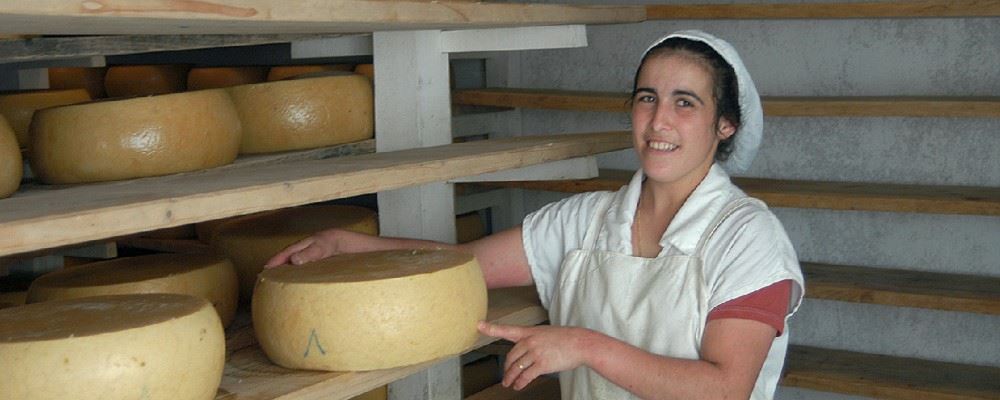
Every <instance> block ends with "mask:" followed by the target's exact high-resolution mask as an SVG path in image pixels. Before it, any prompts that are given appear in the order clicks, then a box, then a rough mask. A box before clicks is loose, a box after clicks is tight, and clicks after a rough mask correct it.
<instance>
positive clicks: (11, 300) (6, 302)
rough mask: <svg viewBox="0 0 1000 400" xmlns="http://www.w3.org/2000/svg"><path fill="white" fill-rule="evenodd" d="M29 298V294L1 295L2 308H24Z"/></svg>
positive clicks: (25, 292)
mask: <svg viewBox="0 0 1000 400" xmlns="http://www.w3.org/2000/svg"><path fill="white" fill-rule="evenodd" d="M27 298H28V292H27V291H24V292H2V293H0V308H7V307H16V306H23V305H24V303H25V302H26V300H27Z"/></svg>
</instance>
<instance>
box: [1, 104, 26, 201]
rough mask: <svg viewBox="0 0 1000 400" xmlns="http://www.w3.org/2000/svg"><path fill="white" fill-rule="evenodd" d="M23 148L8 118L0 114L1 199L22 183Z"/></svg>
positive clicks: (14, 190)
mask: <svg viewBox="0 0 1000 400" xmlns="http://www.w3.org/2000/svg"><path fill="white" fill-rule="evenodd" d="M23 169H24V162H23V161H22V160H21V148H20V146H18V145H17V137H15V135H14V131H13V130H12V129H10V125H7V120H6V119H4V117H3V116H2V115H0V199H2V198H4V197H7V196H10V195H11V193H14V192H16V191H17V188H18V186H20V185H21V176H22V175H23V174H24V170H23Z"/></svg>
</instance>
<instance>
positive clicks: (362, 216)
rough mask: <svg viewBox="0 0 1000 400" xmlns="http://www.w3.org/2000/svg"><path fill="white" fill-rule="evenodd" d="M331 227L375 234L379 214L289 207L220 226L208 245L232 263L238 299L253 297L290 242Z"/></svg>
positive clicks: (333, 207) (340, 208) (349, 208)
mask: <svg viewBox="0 0 1000 400" xmlns="http://www.w3.org/2000/svg"><path fill="white" fill-rule="evenodd" d="M330 228H341V229H347V230H351V231H354V232H361V233H366V234H369V235H377V234H378V215H377V214H376V213H375V212H374V211H372V210H369V209H367V208H364V207H356V206H340V205H320V206H305V207H297V208H289V209H284V210H279V211H274V212H268V213H262V214H260V215H257V216H252V217H249V218H242V219H237V220H234V221H232V222H230V223H226V224H224V225H222V226H221V227H220V228H219V229H218V230H217V231H216V233H215V236H213V237H212V241H211V246H212V248H213V249H215V251H216V252H217V253H219V254H223V255H225V256H226V257H227V258H229V259H230V260H232V261H233V265H235V266H236V272H237V274H238V275H239V277H240V296H242V299H243V300H244V301H249V300H250V295H251V294H253V287H254V283H255V282H256V281H257V274H259V273H260V271H261V270H263V269H264V264H265V263H266V262H267V260H269V259H270V258H271V257H273V256H274V255H275V254H278V252H280V251H281V250H284V249H285V248H286V247H288V246H289V245H291V244H292V243H295V242H298V241H300V240H302V239H305V238H307V237H309V236H312V234H314V233H316V232H319V231H322V230H325V229H330Z"/></svg>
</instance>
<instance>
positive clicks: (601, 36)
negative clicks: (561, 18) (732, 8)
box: [512, 1, 1000, 400]
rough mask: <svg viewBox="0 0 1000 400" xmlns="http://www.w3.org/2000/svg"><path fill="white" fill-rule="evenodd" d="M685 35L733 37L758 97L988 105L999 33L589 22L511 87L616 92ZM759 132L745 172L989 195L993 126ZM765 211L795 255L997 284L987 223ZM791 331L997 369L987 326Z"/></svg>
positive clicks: (825, 326)
mask: <svg viewBox="0 0 1000 400" xmlns="http://www.w3.org/2000/svg"><path fill="white" fill-rule="evenodd" d="M563 2H565V1H563ZM696 2H698V1H688V2H686V3H696ZM705 2H707V1H705ZM588 3H594V2H593V1H591V2H588ZM605 3H623V4H624V3H625V2H614V1H607V2H605ZM633 3H634V2H633ZM690 28H697V29H702V30H705V31H708V32H711V33H713V34H716V35H717V36H720V37H722V38H725V39H727V40H729V41H730V42H731V43H732V44H733V45H734V46H735V47H736V48H737V49H738V50H739V51H740V53H741V55H742V56H743V59H744V62H745V63H746V65H747V67H748V69H749V70H750V72H751V75H752V76H753V77H754V79H755V81H756V83H757V87H758V89H759V91H760V92H761V94H763V95H772V96H905V95H909V96H938V95H940V96H1000V68H998V67H997V66H998V65H1000V23H998V21H997V19H974V18H973V19H959V18H956V19H946V18H942V19H871V20H826V21H822V20H818V21H803V20H784V21H753V20H742V21H657V22H647V23H642V24H631V25H613V26H591V27H588V38H589V41H590V46H589V47H587V48H583V49H566V50H550V51H531V52H523V53H521V54H519V56H518V58H517V60H518V63H519V68H518V69H517V70H518V71H519V74H518V75H517V76H514V77H512V81H513V82H514V83H515V84H517V85H518V86H520V87H533V88H554V89H567V90H597V91H618V92H624V91H627V90H630V89H631V85H632V79H633V74H634V71H635V67H636V65H635V64H636V63H637V62H638V58H639V56H640V54H641V52H642V51H643V50H644V49H645V47H646V46H647V45H648V44H649V43H650V42H651V41H653V40H654V39H656V38H658V37H660V36H661V35H662V34H665V33H669V32H672V31H674V30H679V29H690ZM520 123H521V126H522V128H523V132H524V133H525V134H538V133H557V132H584V131H599V130H611V129H628V126H629V121H628V116H627V115H625V114H608V113H581V112H568V111H540V110H523V111H522V113H521V120H520ZM765 131H766V133H765V141H764V144H763V148H762V150H761V152H760V153H759V154H758V158H757V159H756V160H755V162H754V165H753V166H752V168H751V169H750V171H748V172H747V173H746V174H745V175H746V176H754V177H769V178H788V179H805V180H833V181H852V182H886V183H913V184H929V185H969V186H984V187H1000V119H996V118H992V119H991V118H897V117H893V118H882V117H879V118H792V117H783V118H767V119H766V121H765ZM599 161H600V164H601V166H602V167H603V168H619V169H634V168H635V167H636V165H637V164H636V160H635V157H634V155H633V154H632V152H631V151H621V152H617V153H613V154H608V155H602V156H601V157H599ZM561 197H562V195H559V194H554V193H540V192H525V199H524V207H525V210H526V211H529V212H530V211H531V210H534V209H537V208H538V207H540V206H542V205H544V204H546V203H547V202H550V201H554V200H556V199H559V198H561ZM774 211H775V213H776V214H777V215H778V217H779V218H780V219H781V221H782V222H783V224H784V225H785V227H786V230H787V231H788V233H789V235H790V236H791V238H792V241H793V243H794V245H795V247H796V251H797V252H798V254H799V257H800V259H801V260H803V261H816V262H828V263H839V264H849V265H861V266H870V267H892V268H902V269H911V270H925V271H940V272H956V273H968V274H977V275H983V276H1000V246H997V243H1000V218H997V217H980V216H953V215H931V214H910V213H876V212H843V211H825V210H799V209H775V210H774ZM791 335H792V336H791V340H792V342H793V343H796V344H805V345H812V346H819V347H827V348H834V349H845V350H854V351H864V352H870V353H878V354H889V355H899V356H909V357H917V358H924V359H934V360H943V361H952V362H961V363H969V364H978V365H992V366H1000V346H998V343H1000V317H997V316H988V315H978V314H970V313H957V312H944V311H933V310H923V309H911V308H900V307H886V306H878V305H867V304H849V303H841V302H832V301H822V300H807V301H806V302H805V304H804V305H803V307H802V308H801V309H800V311H799V313H798V314H797V315H796V316H795V317H793V320H792V326H791ZM778 398H779V399H810V400H828V399H829V400H833V399H836V400H847V399H858V397H852V396H844V395H838V394H830V393H821V392H815V391H810V390H802V389H795V388H781V389H779V392H778Z"/></svg>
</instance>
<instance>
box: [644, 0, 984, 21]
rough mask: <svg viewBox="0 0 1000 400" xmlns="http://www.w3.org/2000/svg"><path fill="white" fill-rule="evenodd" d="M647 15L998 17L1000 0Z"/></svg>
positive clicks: (724, 7)
mask: <svg viewBox="0 0 1000 400" xmlns="http://www.w3.org/2000/svg"><path fill="white" fill-rule="evenodd" d="M646 14H647V18H648V19H650V20H658V19H833V18H941V17H997V16H1000V1H996V0H907V1H878V2H857V3H856V2H842V3H832V2H828V3H796V4H773V3H764V4H701V5H694V4H691V5H680V4H676V5H649V6H646Z"/></svg>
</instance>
